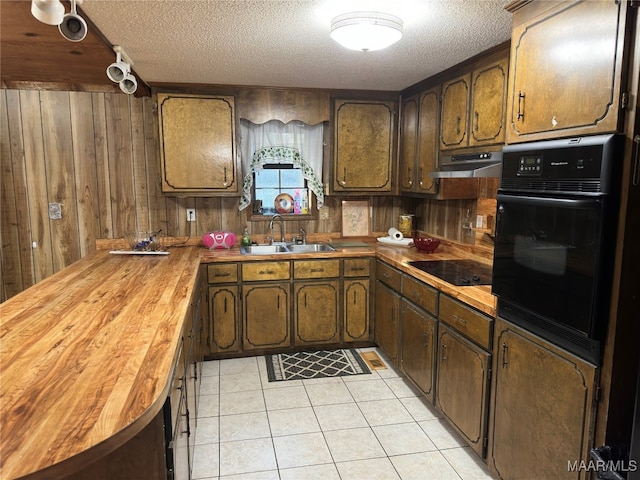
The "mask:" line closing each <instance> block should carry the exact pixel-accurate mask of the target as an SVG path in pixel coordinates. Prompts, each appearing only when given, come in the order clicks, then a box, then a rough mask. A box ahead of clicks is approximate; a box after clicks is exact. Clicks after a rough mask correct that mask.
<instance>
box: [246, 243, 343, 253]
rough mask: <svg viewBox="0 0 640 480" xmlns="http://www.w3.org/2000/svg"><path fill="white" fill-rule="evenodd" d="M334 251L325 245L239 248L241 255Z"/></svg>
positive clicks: (306, 244)
mask: <svg viewBox="0 0 640 480" xmlns="http://www.w3.org/2000/svg"><path fill="white" fill-rule="evenodd" d="M335 250H336V249H335V248H333V247H332V246H330V245H327V244H326V243H304V244H295V243H278V244H274V245H249V246H246V247H240V253H242V254H243V255H273V254H274V253H314V252H334V251H335Z"/></svg>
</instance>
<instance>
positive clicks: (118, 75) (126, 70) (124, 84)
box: [107, 45, 138, 95]
mask: <svg viewBox="0 0 640 480" xmlns="http://www.w3.org/2000/svg"><path fill="white" fill-rule="evenodd" d="M113 51H114V52H116V61H115V62H113V63H112V64H111V65H109V66H108V67H107V77H109V80H111V81H112V82H116V83H119V84H120V90H122V91H123V92H124V93H126V94H129V95H131V94H132V93H134V92H135V91H136V90H137V88H138V80H136V77H135V76H134V75H133V74H132V73H131V65H133V62H132V61H131V59H130V58H129V57H128V56H127V54H126V53H125V51H124V49H123V48H122V47H121V46H119V45H115V46H114V47H113ZM123 59H124V60H123Z"/></svg>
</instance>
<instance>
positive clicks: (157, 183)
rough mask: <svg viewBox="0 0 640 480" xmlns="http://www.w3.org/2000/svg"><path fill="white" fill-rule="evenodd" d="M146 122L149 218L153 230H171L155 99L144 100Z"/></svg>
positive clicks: (164, 231) (145, 139)
mask: <svg viewBox="0 0 640 480" xmlns="http://www.w3.org/2000/svg"><path fill="white" fill-rule="evenodd" d="M142 107H143V121H144V145H145V163H146V166H147V178H146V186H147V194H148V196H149V216H150V222H151V229H152V230H162V232H163V233H165V234H166V232H167V231H168V229H169V226H168V223H167V204H166V198H165V196H164V195H163V193H162V185H161V177H160V175H161V173H160V149H159V143H158V120H157V118H158V117H157V112H156V110H157V109H156V106H155V99H154V98H144V99H143V100H142Z"/></svg>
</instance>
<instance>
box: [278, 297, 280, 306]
mask: <svg viewBox="0 0 640 480" xmlns="http://www.w3.org/2000/svg"><path fill="white" fill-rule="evenodd" d="M278 310H280V295H278Z"/></svg>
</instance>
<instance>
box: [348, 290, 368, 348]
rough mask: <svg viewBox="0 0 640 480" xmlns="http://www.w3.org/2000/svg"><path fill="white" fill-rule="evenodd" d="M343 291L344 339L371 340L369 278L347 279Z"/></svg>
mask: <svg viewBox="0 0 640 480" xmlns="http://www.w3.org/2000/svg"><path fill="white" fill-rule="evenodd" d="M343 292H344V293H343V295H344V297H343V298H344V303H343V308H342V311H343V316H344V331H343V338H344V341H345V342H356V341H367V340H369V338H370V334H369V301H370V296H369V279H368V278H358V279H354V280H345V281H344V287H343Z"/></svg>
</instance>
